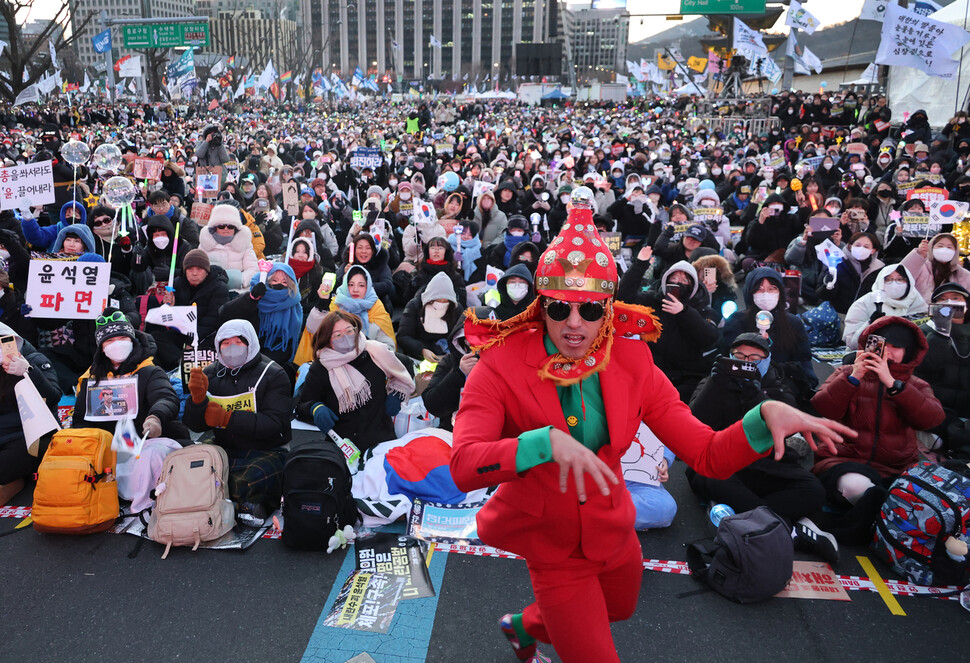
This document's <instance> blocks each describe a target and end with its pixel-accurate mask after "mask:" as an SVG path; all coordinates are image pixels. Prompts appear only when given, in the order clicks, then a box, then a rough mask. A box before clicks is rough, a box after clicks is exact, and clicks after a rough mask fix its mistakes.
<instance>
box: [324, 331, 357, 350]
mask: <svg viewBox="0 0 970 663" xmlns="http://www.w3.org/2000/svg"><path fill="white" fill-rule="evenodd" d="M330 345H331V347H333V349H334V350H336V351H337V352H350V351H351V350H353V349H354V348H355V347H357V336H356V335H350V334H344V335H343V336H341V337H340V338H334V339H331V340H330Z"/></svg>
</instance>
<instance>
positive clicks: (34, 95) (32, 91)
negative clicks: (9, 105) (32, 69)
mask: <svg viewBox="0 0 970 663" xmlns="http://www.w3.org/2000/svg"><path fill="white" fill-rule="evenodd" d="M38 99H40V90H38V89H37V84H36V83H35V84H34V85H28V86H27V87H25V88H24V89H23V90H21V91H20V94H18V95H17V99H16V101H14V102H13V105H14V106H20V105H21V104H29V103H31V102H33V101H37V100H38Z"/></svg>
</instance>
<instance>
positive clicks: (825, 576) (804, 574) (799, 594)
mask: <svg viewBox="0 0 970 663" xmlns="http://www.w3.org/2000/svg"><path fill="white" fill-rule="evenodd" d="M775 596H777V597H779V598H788V599H825V600H828V601H849V600H850V599H849V595H848V593H846V591H845V588H844V587H843V586H842V582H841V581H840V580H839V578H838V577H837V576H836V575H835V571H833V570H832V567H831V566H829V565H828V564H825V563H823V562H806V561H802V560H798V561H796V562H795V563H794V568H793V569H792V576H791V580H789V581H788V584H787V585H785V588H784V589H783V590H781V591H780V592H779V593H777V594H775Z"/></svg>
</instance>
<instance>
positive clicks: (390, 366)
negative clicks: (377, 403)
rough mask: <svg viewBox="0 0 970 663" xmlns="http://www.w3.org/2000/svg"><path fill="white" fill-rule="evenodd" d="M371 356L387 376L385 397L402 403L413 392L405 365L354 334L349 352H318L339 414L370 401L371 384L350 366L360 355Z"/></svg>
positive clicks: (330, 349)
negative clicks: (327, 374)
mask: <svg viewBox="0 0 970 663" xmlns="http://www.w3.org/2000/svg"><path fill="white" fill-rule="evenodd" d="M365 351H366V352H367V354H368V355H370V358H371V360H372V361H373V362H374V364H375V365H376V366H377V367H378V368H379V369H381V371H383V373H384V375H385V376H387V387H386V388H387V393H388V394H395V395H397V396H399V397H400V398H401V400H407V398H408V397H409V396H410V395H411V394H412V393H413V392H414V380H413V379H411V376H410V375H409V374H408V372H407V369H405V368H404V365H403V364H401V362H400V361H399V360H398V358H397V357H395V356H394V353H393V352H391V351H390V350H389V349H388V348H387V346H386V345H384V344H383V343H379V342H377V341H368V340H367V337H366V336H365V335H364V334H362V333H361V334H357V347H355V348H354V349H353V350H351V351H350V352H338V351H336V350H334V349H333V348H330V347H326V348H321V349H320V350H318V351H317V359H318V360H319V361H320V364H321V365H322V366H323V367H324V368H325V369H327V372H328V373H329V374H330V387H331V388H332V389H333V393H335V394H336V395H337V403H338V404H339V405H340V408H339V409H340V414H343V413H345V412H350V411H351V410H356V409H357V408H359V407H361V406H362V405H364V404H365V403H367V402H369V401H370V399H371V384H370V382H369V381H368V380H367V378H365V377H364V376H363V375H361V373H360V371H358V370H357V369H356V368H354V367H353V366H351V365H350V362H352V361H353V360H355V359H357V357H359V356H360V355H361V353H363V352H365Z"/></svg>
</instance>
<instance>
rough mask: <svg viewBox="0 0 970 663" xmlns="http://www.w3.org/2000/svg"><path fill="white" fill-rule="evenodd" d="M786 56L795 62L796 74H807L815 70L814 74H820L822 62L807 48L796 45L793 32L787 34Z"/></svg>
mask: <svg viewBox="0 0 970 663" xmlns="http://www.w3.org/2000/svg"><path fill="white" fill-rule="evenodd" d="M786 55H788V57H790V58H791V59H792V60H794V61H795V73H796V74H809V73H811V70H815V73H816V74H821V73H822V61H821V60H819V59H818V56H817V55H815V54H814V53H812V52H811V51H810V50H808V48H806V47H805V46H802V45H801V44H799V43H798V40H797V39H796V38H795V33H794V32H790V33H789V34H788V46H787V50H786Z"/></svg>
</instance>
